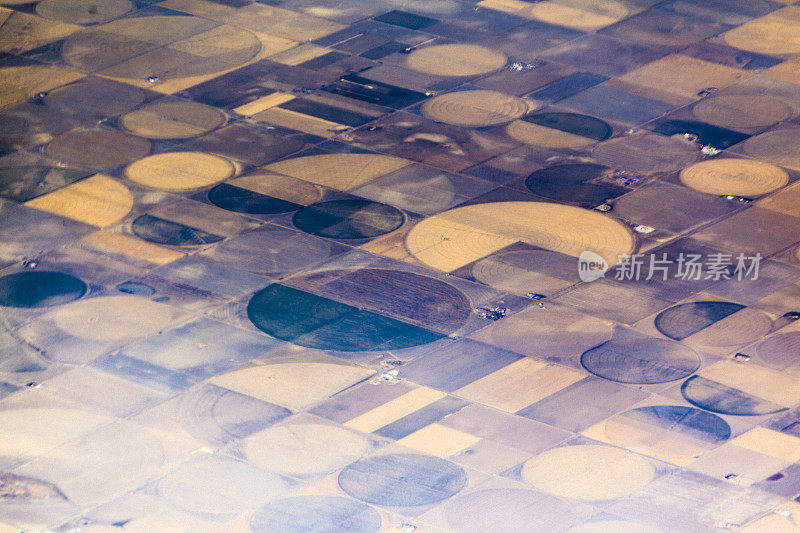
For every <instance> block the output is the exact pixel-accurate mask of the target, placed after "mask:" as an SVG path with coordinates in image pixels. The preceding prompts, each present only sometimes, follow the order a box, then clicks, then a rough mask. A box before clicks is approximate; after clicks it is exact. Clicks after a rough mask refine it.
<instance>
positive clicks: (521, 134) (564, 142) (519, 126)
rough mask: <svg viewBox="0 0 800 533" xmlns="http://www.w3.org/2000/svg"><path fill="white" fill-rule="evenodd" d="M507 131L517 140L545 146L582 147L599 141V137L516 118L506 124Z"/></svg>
mask: <svg viewBox="0 0 800 533" xmlns="http://www.w3.org/2000/svg"><path fill="white" fill-rule="evenodd" d="M506 133H508V136H509V137H511V138H512V139H514V140H515V141H519V142H521V143H525V144H529V145H531V146H541V147H543V148H582V147H584V146H589V145H590V144H595V143H596V142H597V139H592V138H589V137H583V136H582V135H575V134H574V133H569V132H567V131H561V130H559V129H556V128H548V127H547V126H542V125H541V124H533V123H531V122H526V121H524V120H515V121H514V122H512V123H511V124H509V125H508V126H506Z"/></svg>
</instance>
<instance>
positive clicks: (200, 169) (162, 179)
mask: <svg viewBox="0 0 800 533" xmlns="http://www.w3.org/2000/svg"><path fill="white" fill-rule="evenodd" d="M235 172H236V167H235V166H234V165H233V163H231V162H230V161H228V160H227V159H225V158H223V157H218V156H215V155H211V154H205V153H202V152H169V153H165V154H155V155H151V156H149V157H145V158H144V159H140V160H139V161H136V162H135V163H131V164H130V165H128V167H127V168H126V169H125V176H126V177H127V178H129V179H130V180H132V181H135V182H136V183H140V184H142V185H146V186H148V187H153V188H155V189H165V190H172V191H180V190H187V189H198V188H200V187H207V186H209V185H212V184H214V183H217V182H219V181H222V180H224V179H227V178H230V177H231V176H233V174H234V173H235Z"/></svg>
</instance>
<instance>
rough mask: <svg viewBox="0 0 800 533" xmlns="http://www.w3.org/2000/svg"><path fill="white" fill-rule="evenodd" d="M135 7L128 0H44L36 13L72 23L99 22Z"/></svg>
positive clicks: (106, 20) (118, 15) (113, 17)
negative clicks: (87, 0)
mask: <svg viewBox="0 0 800 533" xmlns="http://www.w3.org/2000/svg"><path fill="white" fill-rule="evenodd" d="M132 8H133V4H132V3H131V2H129V1H128V0H92V1H91V2H86V1H82V0H42V1H41V2H39V3H38V4H37V5H36V14H37V15H40V16H42V17H44V18H47V19H51V20H59V21H61V22H69V23H70V24H99V23H103V22H108V21H109V20H112V19H115V18H117V17H121V16H122V15H124V14H125V13H127V12H128V11H130V10H131V9H132Z"/></svg>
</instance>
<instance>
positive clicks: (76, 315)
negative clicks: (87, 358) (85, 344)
mask: <svg viewBox="0 0 800 533" xmlns="http://www.w3.org/2000/svg"><path fill="white" fill-rule="evenodd" d="M54 320H55V323H56V326H58V328H59V329H61V330H62V331H64V332H66V333H69V334H70V335H74V336H76V337H81V338H83V339H90V340H94V341H101V342H103V341H117V340H127V339H135V338H137V337H144V336H146V335H149V334H152V333H156V332H158V331H159V330H160V329H162V328H164V327H165V326H166V325H167V324H168V323H169V322H170V320H172V310H171V309H170V307H168V306H166V305H164V304H160V303H156V302H154V301H152V300H148V299H147V298H143V297H139V296H101V297H99V298H90V299H88V300H78V301H76V302H72V303H70V304H67V305H65V306H63V307H60V308H59V309H58V310H56V311H54Z"/></svg>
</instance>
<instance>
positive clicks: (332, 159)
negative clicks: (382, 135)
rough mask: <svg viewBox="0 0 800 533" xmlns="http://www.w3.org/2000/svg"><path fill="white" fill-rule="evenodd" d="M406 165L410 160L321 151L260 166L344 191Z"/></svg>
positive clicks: (377, 155)
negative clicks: (317, 153) (320, 153)
mask: <svg viewBox="0 0 800 533" xmlns="http://www.w3.org/2000/svg"><path fill="white" fill-rule="evenodd" d="M410 164H411V161H407V160H405V159H401V158H399V157H392V156H388V155H380V154H322V155H310V156H305V157H295V158H292V159H285V160H283V161H279V162H277V163H272V164H270V165H267V166H265V167H262V168H263V170H268V171H271V172H277V173H279V174H284V175H286V176H290V177H292V178H297V179H301V180H303V181H307V182H311V183H316V184H317V185H322V186H324V187H330V188H331V189H336V190H338V191H347V190H350V189H353V188H355V187H358V186H360V185H364V184H365V183H367V182H369V181H372V180H374V179H375V178H378V177H380V176H383V175H384V174H389V173H390V172H394V171H395V170H399V169H401V168H403V167H405V166H408V165H410Z"/></svg>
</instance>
